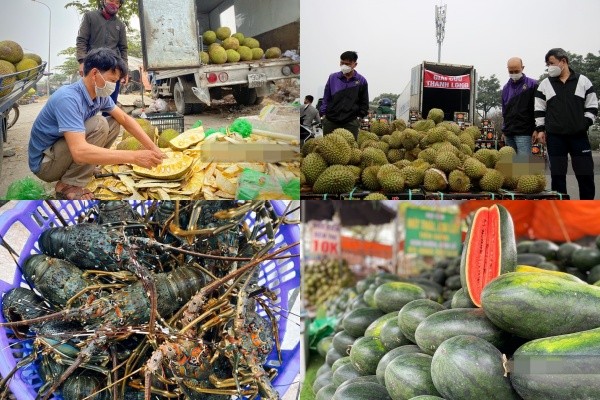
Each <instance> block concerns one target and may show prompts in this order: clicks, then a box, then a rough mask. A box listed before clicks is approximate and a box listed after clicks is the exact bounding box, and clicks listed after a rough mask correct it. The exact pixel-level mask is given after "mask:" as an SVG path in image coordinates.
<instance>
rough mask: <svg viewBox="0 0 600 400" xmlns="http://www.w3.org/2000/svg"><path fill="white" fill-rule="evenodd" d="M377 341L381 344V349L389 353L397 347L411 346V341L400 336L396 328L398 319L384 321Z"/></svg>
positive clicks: (399, 331)
mask: <svg viewBox="0 0 600 400" xmlns="http://www.w3.org/2000/svg"><path fill="white" fill-rule="evenodd" d="M379 340H381V343H383V347H385V349H386V350H388V351H390V350H392V349H395V348H396V347H398V346H404V345H407V344H411V341H410V340H408V339H407V338H406V336H404V335H403V334H402V331H401V330H400V327H399V326H398V318H397V317H396V318H394V319H390V320H387V321H385V323H384V324H383V327H382V328H381V334H380V335H379Z"/></svg>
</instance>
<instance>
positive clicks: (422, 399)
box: [409, 394, 444, 400]
mask: <svg viewBox="0 0 600 400" xmlns="http://www.w3.org/2000/svg"><path fill="white" fill-rule="evenodd" d="M409 400H444V399H443V398H441V397H437V396H430V395H428V394H424V395H422V396H417V397H413V398H412V399H409Z"/></svg>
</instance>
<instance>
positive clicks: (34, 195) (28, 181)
mask: <svg viewBox="0 0 600 400" xmlns="http://www.w3.org/2000/svg"><path fill="white" fill-rule="evenodd" d="M0 140H1V139H0ZM5 198H6V199H7V200H39V199H45V198H48V196H46V191H45V189H44V186H43V185H42V184H41V183H40V182H39V181H37V180H35V179H33V178H32V177H30V176H28V177H27V178H23V179H19V180H18V181H14V182H13V183H11V184H10V186H9V187H8V190H7V191H6V197H5Z"/></svg>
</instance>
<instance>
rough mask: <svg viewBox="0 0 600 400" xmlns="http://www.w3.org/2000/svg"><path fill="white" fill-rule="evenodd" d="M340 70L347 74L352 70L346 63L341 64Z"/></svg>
mask: <svg viewBox="0 0 600 400" xmlns="http://www.w3.org/2000/svg"><path fill="white" fill-rule="evenodd" d="M340 70H341V71H342V74H349V73H350V72H352V67H351V66H349V65H346V64H343V65H342V66H340Z"/></svg>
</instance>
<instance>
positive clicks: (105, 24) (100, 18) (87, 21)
mask: <svg viewBox="0 0 600 400" xmlns="http://www.w3.org/2000/svg"><path fill="white" fill-rule="evenodd" d="M124 2H125V0H103V1H102V8H101V9H100V10H94V11H88V12H86V13H85V14H84V15H83V20H82V21H81V25H80V26H79V33H78V34H77V61H79V75H81V76H83V59H84V58H85V56H86V55H87V54H88V52H89V51H91V50H93V49H97V48H99V47H108V48H109V49H112V50H114V51H115V52H116V53H117V55H118V56H119V57H121V59H122V60H123V61H124V62H125V65H127V30H126V28H125V24H124V23H123V21H121V20H120V19H119V18H118V17H117V13H118V12H119V9H120V8H121V6H122V5H123V3H124ZM123 78H124V79H125V82H124V83H125V84H126V83H127V80H128V79H127V75H126V76H124V77H123ZM120 83H121V82H120V81H118V82H117V87H116V88H115V91H114V92H113V94H112V95H111V96H110V97H111V98H112V99H113V102H114V103H115V104H117V98H118V97H119V89H120V86H121V84H120ZM105 116H106V114H105Z"/></svg>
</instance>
